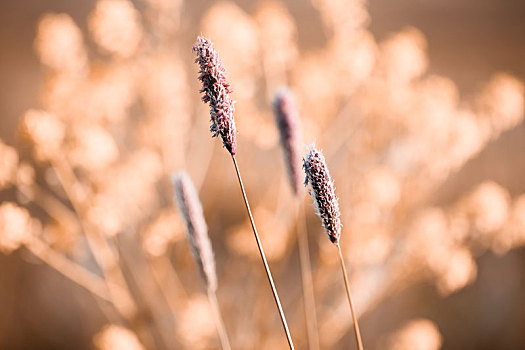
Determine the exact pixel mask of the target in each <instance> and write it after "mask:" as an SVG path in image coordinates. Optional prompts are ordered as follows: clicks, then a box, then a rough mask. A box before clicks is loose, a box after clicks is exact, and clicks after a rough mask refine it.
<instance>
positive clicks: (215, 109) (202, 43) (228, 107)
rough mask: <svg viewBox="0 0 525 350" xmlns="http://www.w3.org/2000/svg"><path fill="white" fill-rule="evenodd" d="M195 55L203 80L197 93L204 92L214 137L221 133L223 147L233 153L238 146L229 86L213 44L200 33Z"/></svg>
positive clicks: (194, 47)
mask: <svg viewBox="0 0 525 350" xmlns="http://www.w3.org/2000/svg"><path fill="white" fill-rule="evenodd" d="M193 52H195V53H196V54H197V58H196V59H195V63H198V64H199V67H200V71H199V80H200V81H201V82H202V89H201V90H200V92H202V93H204V95H203V96H202V101H204V102H209V105H210V116H211V127H210V131H211V132H212V133H213V137H216V136H217V135H220V136H221V139H222V143H223V145H224V147H226V149H227V150H228V151H229V152H230V154H231V155H232V156H234V155H235V149H236V147H237V140H236V133H237V129H236V128H235V119H234V118H233V112H234V110H235V108H234V106H233V100H232V99H231V92H232V89H231V86H230V84H229V83H228V81H227V80H226V74H225V73H226V70H225V69H224V66H223V64H222V61H221V59H220V58H219V54H218V53H217V51H215V49H214V48H213V43H212V42H211V41H210V40H208V39H206V38H205V37H203V36H199V37H197V42H196V43H195V44H194V45H193Z"/></svg>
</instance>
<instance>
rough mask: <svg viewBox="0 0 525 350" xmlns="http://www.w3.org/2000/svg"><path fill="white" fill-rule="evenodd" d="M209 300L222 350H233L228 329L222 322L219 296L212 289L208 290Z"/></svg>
mask: <svg viewBox="0 0 525 350" xmlns="http://www.w3.org/2000/svg"><path fill="white" fill-rule="evenodd" d="M208 300H209V301H210V305H211V310H212V313H213V318H214V321H215V326H216V327H217V333H218V334H219V339H220V341H221V345H222V349H223V350H231V346H230V340H229V339H228V333H227V332H226V327H225V326H224V321H223V320H222V316H221V310H220V309H219V303H218V302H217V295H216V294H215V291H214V290H212V289H210V288H208Z"/></svg>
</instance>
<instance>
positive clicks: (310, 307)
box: [296, 201, 319, 350]
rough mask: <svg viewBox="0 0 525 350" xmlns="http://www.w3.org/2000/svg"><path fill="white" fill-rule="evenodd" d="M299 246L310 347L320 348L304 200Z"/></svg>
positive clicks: (299, 210) (299, 212) (299, 208)
mask: <svg viewBox="0 0 525 350" xmlns="http://www.w3.org/2000/svg"><path fill="white" fill-rule="evenodd" d="M296 216H297V246H298V248H299V264H300V266H301V281H302V285H303V302H304V315H305V321H306V333H307V336H308V344H309V348H310V349H312V350H319V331H318V326H317V311H316V308H315V294H314V284H313V278H312V266H311V264H310V248H309V244H308V229H307V225H306V216H305V214H304V207H303V203H302V201H298V205H297V215H296Z"/></svg>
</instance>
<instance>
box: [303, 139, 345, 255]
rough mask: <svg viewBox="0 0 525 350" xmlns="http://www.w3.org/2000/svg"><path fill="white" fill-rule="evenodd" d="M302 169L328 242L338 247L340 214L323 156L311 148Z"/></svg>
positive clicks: (340, 225)
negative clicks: (328, 239)
mask: <svg viewBox="0 0 525 350" xmlns="http://www.w3.org/2000/svg"><path fill="white" fill-rule="evenodd" d="M303 168H304V171H305V173H306V179H305V182H304V184H305V186H306V185H308V184H310V189H309V191H308V192H309V193H310V195H311V196H312V199H313V201H314V204H315V207H316V209H317V214H318V215H319V217H320V218H321V221H322V222H323V227H324V229H325V232H326V234H327V235H328V238H330V241H331V242H332V243H334V244H336V245H338V244H339V238H340V237H341V227H342V224H341V219H340V216H341V213H340V211H339V203H338V198H337V197H336V196H335V185H334V182H333V181H332V178H331V177H330V173H329V172H328V167H327V166H326V162H325V160H324V157H323V154H322V153H321V152H320V151H318V150H317V149H316V148H315V147H312V149H311V150H310V152H309V153H308V154H307V155H306V157H305V159H304V160H303Z"/></svg>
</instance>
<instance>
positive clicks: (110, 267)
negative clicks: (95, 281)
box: [52, 157, 138, 320]
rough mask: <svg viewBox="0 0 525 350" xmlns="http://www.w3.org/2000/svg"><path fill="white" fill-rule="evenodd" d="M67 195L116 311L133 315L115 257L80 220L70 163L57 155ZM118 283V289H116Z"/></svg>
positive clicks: (57, 168)
mask: <svg viewBox="0 0 525 350" xmlns="http://www.w3.org/2000/svg"><path fill="white" fill-rule="evenodd" d="M52 166H53V169H54V170H55V172H56V174H57V176H58V179H59V181H60V183H61V184H62V187H63V188H64V191H65V192H66V195H67V197H68V199H69V201H70V202H71V205H72V206H73V209H74V211H75V212H76V213H77V215H78V217H79V222H80V225H81V227H82V229H83V231H84V233H85V235H86V238H87V242H88V244H89V246H90V249H91V251H92V252H93V257H94V258H95V260H96V261H97V263H98V265H99V266H100V267H101V269H102V271H103V274H104V279H105V280H106V281H107V282H108V283H107V284H108V288H109V291H110V294H111V296H112V301H113V304H114V305H115V307H116V308H117V310H118V311H119V313H120V314H121V315H122V316H124V317H125V318H126V319H128V320H133V319H134V318H136V316H137V313H138V308H137V305H136V304H135V301H134V300H133V297H132V295H131V292H130V290H129V289H128V285H127V283H126V280H125V278H124V275H123V274H122V271H121V270H120V268H119V266H118V257H117V255H116V253H115V252H114V251H113V250H112V249H111V247H110V246H109V244H108V242H107V241H106V239H105V237H104V236H103V235H102V233H101V232H98V230H95V229H94V228H93V227H92V226H91V225H90V224H89V223H87V222H86V221H85V220H83V217H84V215H85V203H83V201H82V200H80V199H79V198H78V196H77V195H76V194H75V191H74V190H73V188H74V185H75V183H76V182H77V179H76V176H75V173H74V172H73V170H72V169H71V168H70V166H69V164H68V163H67V162H66V161H64V160H63V159H62V158H60V157H57V159H55V160H54V161H53V162H52ZM117 286H118V289H117V288H115V287H117Z"/></svg>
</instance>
